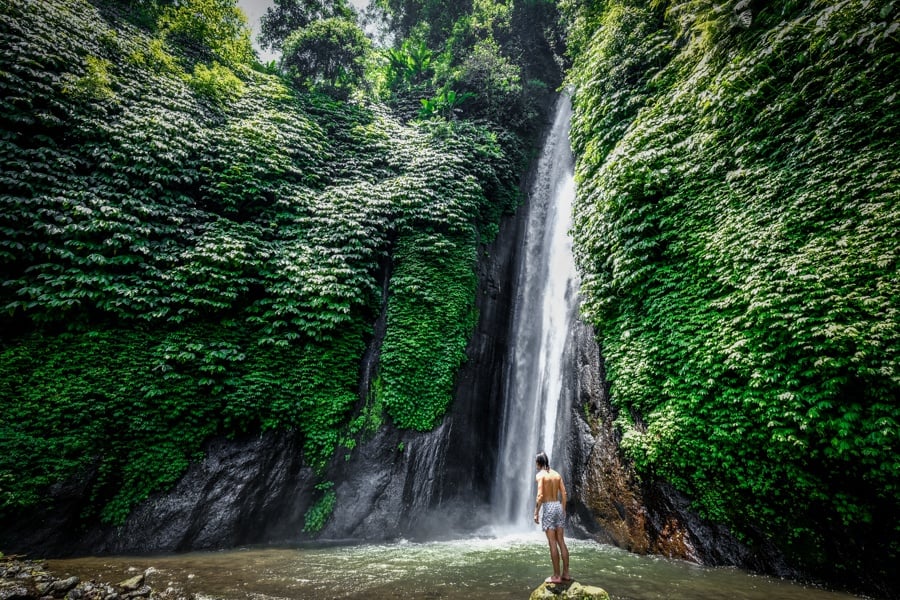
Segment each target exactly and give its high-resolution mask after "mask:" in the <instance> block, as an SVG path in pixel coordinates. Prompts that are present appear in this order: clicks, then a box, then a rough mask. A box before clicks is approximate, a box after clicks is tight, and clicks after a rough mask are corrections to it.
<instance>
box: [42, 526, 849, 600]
mask: <svg viewBox="0 0 900 600" xmlns="http://www.w3.org/2000/svg"><path fill="white" fill-rule="evenodd" d="M569 548H570V551H571V555H572V564H571V566H572V575H573V576H574V577H575V579H576V580H577V581H579V582H580V583H582V584H585V585H596V586H599V587H602V588H604V589H605V590H606V591H608V592H609V593H610V596H611V597H612V598H613V599H615V600H650V599H665V600H704V599H714V598H715V599H722V598H727V599H728V600H764V599H765V600H773V599H783V600H811V599H814V598H815V599H820V600H846V599H850V598H860V596H852V595H849V594H844V593H839V592H831V591H826V590H822V589H817V588H814V587H807V586H803V585H800V584H797V583H793V582H789V581H783V580H779V579H776V578H771V577H764V576H759V575H752V574H749V573H746V572H744V571H741V570H739V569H735V568H709V567H701V566H697V565H694V564H691V563H687V562H683V561H677V560H668V559H664V558H655V557H645V556H638V555H635V554H631V553H629V552H625V551H624V550H620V549H618V548H614V547H612V546H607V545H603V544H597V543H595V542H593V541H589V540H569ZM48 562H49V567H50V569H51V570H53V571H54V572H55V573H57V574H60V575H62V574H74V575H78V576H79V577H81V578H82V579H95V580H97V581H108V582H112V583H115V582H118V581H121V580H123V579H125V578H126V577H130V576H132V575H134V574H135V573H136V572H141V571H144V570H146V569H148V568H150V567H153V568H154V569H156V571H157V572H155V573H152V574H151V575H150V576H149V577H148V583H149V584H150V585H151V586H153V588H154V589H157V590H163V589H165V587H166V586H167V585H169V582H172V583H174V584H175V585H177V586H179V587H182V588H184V589H185V590H187V591H189V592H193V593H195V594H198V595H201V596H204V597H214V598H222V599H225V600H246V599H252V600H281V599H285V600H293V599H311V598H316V599H326V598H369V599H373V600H381V599H386V598H423V599H432V598H448V599H463V598H468V599H471V598H481V597H484V598H491V600H512V599H514V598H515V599H519V600H525V599H527V598H528V596H529V594H530V593H531V591H532V590H533V589H534V588H536V587H537V586H538V585H539V584H540V583H541V582H542V581H543V579H544V577H546V576H548V575H549V574H550V570H549V564H550V563H549V555H548V552H547V548H546V543H545V542H544V541H543V536H542V535H541V534H540V532H539V530H535V532H534V533H531V534H513V535H507V536H499V537H488V536H485V537H472V538H469V539H461V540H452V541H440V542H426V543H415V542H405V541H401V542H396V543H387V544H361V545H331V546H317V547H308V546H298V547H250V548H242V549H235V550H228V551H221V552H192V553H188V554H179V555H168V556H146V557H118V556H117V557H87V558H76V559H66V560H51V561H48Z"/></svg>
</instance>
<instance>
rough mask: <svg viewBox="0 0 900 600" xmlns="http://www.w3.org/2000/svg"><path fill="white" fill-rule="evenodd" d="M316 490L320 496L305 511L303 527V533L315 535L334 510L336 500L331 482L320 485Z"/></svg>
mask: <svg viewBox="0 0 900 600" xmlns="http://www.w3.org/2000/svg"><path fill="white" fill-rule="evenodd" d="M316 489H317V490H319V491H320V492H322V496H321V497H320V498H319V499H318V500H317V501H316V503H315V504H313V505H312V506H311V507H310V508H309V510H308V511H306V516H305V519H306V523H305V524H304V525H303V531H306V532H307V533H317V532H319V531H321V530H322V527H324V526H325V523H326V522H327V521H328V517H330V516H331V513H332V511H333V510H334V504H335V500H336V499H337V495H336V494H335V492H334V482H332V481H326V482H324V483H320V484H319V485H317V486H316Z"/></svg>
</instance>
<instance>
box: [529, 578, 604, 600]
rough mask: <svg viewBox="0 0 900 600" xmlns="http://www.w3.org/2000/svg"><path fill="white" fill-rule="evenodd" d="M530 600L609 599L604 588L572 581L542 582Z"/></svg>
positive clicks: (532, 593)
mask: <svg viewBox="0 0 900 600" xmlns="http://www.w3.org/2000/svg"><path fill="white" fill-rule="evenodd" d="M528 600H609V594H608V593H607V592H606V590H604V589H603V588H599V587H597V586H593V585H581V584H580V583H578V582H577V581H573V582H572V583H542V584H541V585H540V587H538V588H537V589H536V590H534V591H533V592H531V596H530V597H529V599H528Z"/></svg>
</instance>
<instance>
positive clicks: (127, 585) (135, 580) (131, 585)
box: [118, 573, 144, 592]
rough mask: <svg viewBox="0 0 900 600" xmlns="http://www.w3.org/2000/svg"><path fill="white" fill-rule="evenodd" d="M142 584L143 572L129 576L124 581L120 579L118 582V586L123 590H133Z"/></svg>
mask: <svg viewBox="0 0 900 600" xmlns="http://www.w3.org/2000/svg"><path fill="white" fill-rule="evenodd" d="M142 585H144V574H143V573H141V574H140V575H135V576H134V577H129V578H128V579H126V580H125V581H120V582H119V583H118V586H119V587H120V588H122V591H124V592H133V591H134V590H136V589H138V588H139V587H141V586H142Z"/></svg>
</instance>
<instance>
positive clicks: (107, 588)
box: [0, 554, 196, 600]
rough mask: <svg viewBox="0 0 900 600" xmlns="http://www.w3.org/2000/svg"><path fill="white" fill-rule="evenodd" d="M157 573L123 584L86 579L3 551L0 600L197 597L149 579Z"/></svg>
mask: <svg viewBox="0 0 900 600" xmlns="http://www.w3.org/2000/svg"><path fill="white" fill-rule="evenodd" d="M154 573H157V571H156V569H154V568H153V567H150V568H148V569H146V570H145V571H143V572H138V573H135V574H134V575H133V576H131V577H129V578H127V579H125V580H123V581H120V582H119V583H115V584H112V583H106V582H97V581H93V580H91V581H82V580H81V579H80V578H78V577H76V576H69V577H63V576H59V575H57V574H55V573H51V572H50V571H49V570H48V569H47V565H46V563H45V562H44V561H41V560H28V559H25V558H24V557H21V556H3V555H2V554H0V600H52V599H54V598H67V599H68V600H136V599H140V600H196V596H195V595H194V594H189V593H187V592H185V591H184V590H183V589H181V588H180V587H177V586H175V585H172V583H171V582H169V584H167V585H166V587H165V589H162V590H161V589H159V588H161V587H162V585H161V584H160V583H157V582H154V583H155V584H156V588H157V589H154V587H152V586H151V585H149V583H148V580H150V579H151V578H152V575H153V574H154Z"/></svg>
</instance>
